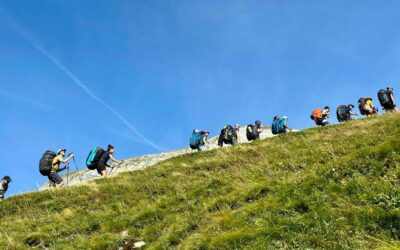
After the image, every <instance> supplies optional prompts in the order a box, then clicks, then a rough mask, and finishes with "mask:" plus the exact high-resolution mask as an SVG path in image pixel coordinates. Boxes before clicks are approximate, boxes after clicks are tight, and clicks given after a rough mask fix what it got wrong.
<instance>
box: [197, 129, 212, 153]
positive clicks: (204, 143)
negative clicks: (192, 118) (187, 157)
mask: <svg viewBox="0 0 400 250" xmlns="http://www.w3.org/2000/svg"><path fill="white" fill-rule="evenodd" d="M200 134H201V140H200V144H199V147H198V149H197V150H198V151H204V150H206V149H207V146H208V142H207V139H208V135H209V134H210V132H209V131H208V130H204V131H201V132H200Z"/></svg>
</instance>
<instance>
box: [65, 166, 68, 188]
mask: <svg viewBox="0 0 400 250" xmlns="http://www.w3.org/2000/svg"><path fill="white" fill-rule="evenodd" d="M65 167H66V168H67V187H68V179H69V163H68V164H67V165H66V166H65Z"/></svg>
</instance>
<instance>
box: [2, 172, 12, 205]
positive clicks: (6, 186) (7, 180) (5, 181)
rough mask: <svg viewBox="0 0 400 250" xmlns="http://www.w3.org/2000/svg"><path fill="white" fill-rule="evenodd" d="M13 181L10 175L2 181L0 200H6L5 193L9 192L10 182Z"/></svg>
mask: <svg viewBox="0 0 400 250" xmlns="http://www.w3.org/2000/svg"><path fill="white" fill-rule="evenodd" d="M10 182H11V178H10V176H8V175H6V176H4V177H3V179H1V182H0V201H2V200H4V194H5V193H6V192H7V189H8V184H9V183H10Z"/></svg>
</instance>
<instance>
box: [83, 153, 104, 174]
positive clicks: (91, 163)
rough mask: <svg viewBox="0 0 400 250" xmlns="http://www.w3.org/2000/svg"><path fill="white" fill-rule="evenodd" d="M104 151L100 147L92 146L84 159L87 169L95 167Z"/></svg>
mask: <svg viewBox="0 0 400 250" xmlns="http://www.w3.org/2000/svg"><path fill="white" fill-rule="evenodd" d="M105 152H106V151H105V150H104V149H103V148H101V147H95V148H93V149H92V150H91V151H90V152H89V155H88V157H87V159H86V166H87V167H88V169H91V170H93V169H95V168H96V166H97V163H98V162H99V160H100V158H101V156H102V155H103V154H104V153H105Z"/></svg>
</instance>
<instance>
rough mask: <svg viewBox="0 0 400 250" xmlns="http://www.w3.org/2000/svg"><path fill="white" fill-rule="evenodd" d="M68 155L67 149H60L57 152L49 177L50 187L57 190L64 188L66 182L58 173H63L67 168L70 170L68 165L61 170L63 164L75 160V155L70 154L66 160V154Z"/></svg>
mask: <svg viewBox="0 0 400 250" xmlns="http://www.w3.org/2000/svg"><path fill="white" fill-rule="evenodd" d="M66 153H67V150H66V149H65V148H63V149H59V150H58V151H57V156H56V157H54V159H53V161H52V164H51V171H50V174H49V175H48V178H49V181H50V185H51V186H53V187H56V188H61V187H63V186H64V181H63V179H62V178H61V176H60V175H59V174H58V172H61V171H63V170H65V169H67V168H69V166H68V164H67V165H66V166H64V167H63V168H60V164H61V163H67V162H68V161H70V160H71V159H72V158H74V153H70V154H69V155H68V157H67V158H66V159H64V157H65V154H66Z"/></svg>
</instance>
